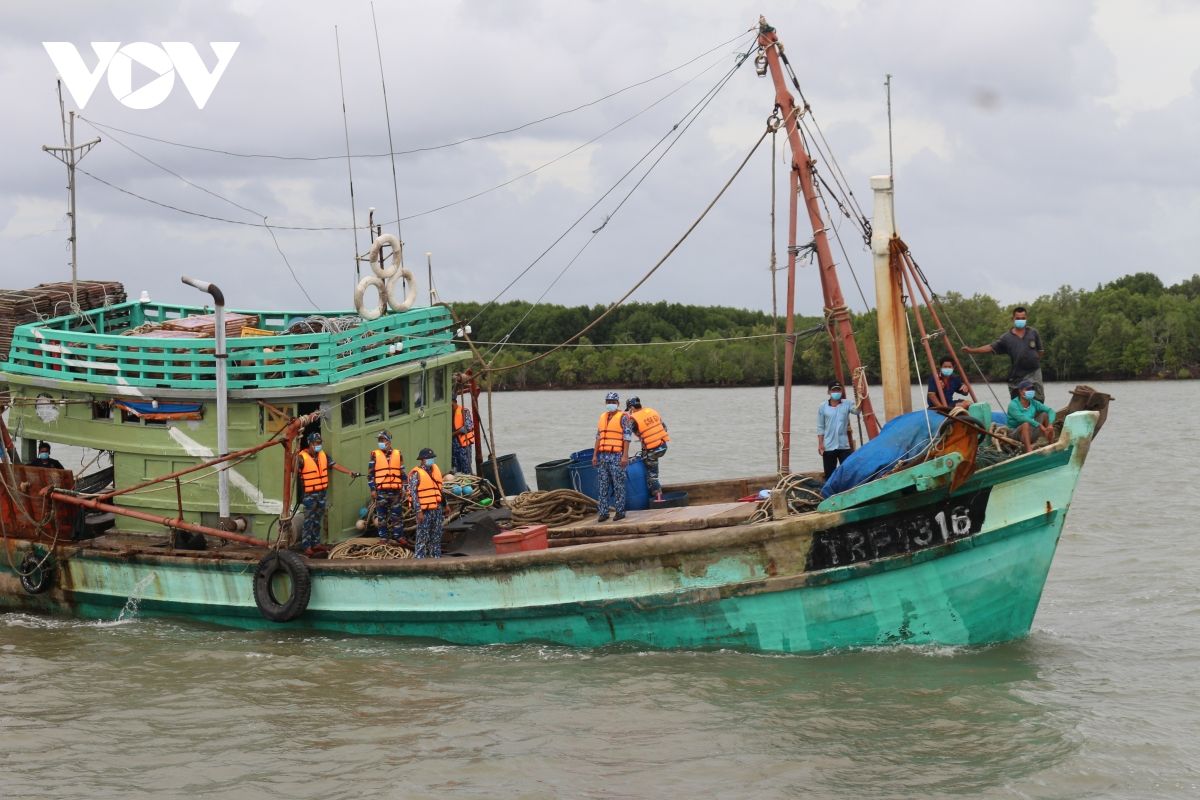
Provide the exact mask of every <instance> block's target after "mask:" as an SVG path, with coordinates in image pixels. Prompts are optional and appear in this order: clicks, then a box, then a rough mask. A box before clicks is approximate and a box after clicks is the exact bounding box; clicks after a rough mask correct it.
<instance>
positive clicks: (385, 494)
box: [367, 451, 404, 542]
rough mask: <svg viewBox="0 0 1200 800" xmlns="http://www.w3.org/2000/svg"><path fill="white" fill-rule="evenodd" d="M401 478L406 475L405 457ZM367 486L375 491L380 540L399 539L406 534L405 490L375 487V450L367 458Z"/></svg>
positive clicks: (402, 461) (376, 519) (376, 526)
mask: <svg viewBox="0 0 1200 800" xmlns="http://www.w3.org/2000/svg"><path fill="white" fill-rule="evenodd" d="M400 475H401V480H403V476H404V459H403V458H401V459H400ZM367 486H369V487H370V488H371V491H373V492H375V532H376V533H377V534H378V535H379V540H380V541H381V542H382V541H387V540H388V539H389V538H391V539H393V540H395V541H399V540H400V538H401V537H402V536H404V490H403V489H376V488H375V452H374V451H372V452H371V456H370V458H369V459H368V460H367Z"/></svg>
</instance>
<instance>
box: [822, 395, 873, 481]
mask: <svg viewBox="0 0 1200 800" xmlns="http://www.w3.org/2000/svg"><path fill="white" fill-rule="evenodd" d="M851 414H856V415H858V414H862V410H861V409H859V407H858V406H857V405H855V404H854V403H851V402H849V401H847V400H843V399H842V385H841V384H840V383H838V382H837V381H833V382H832V383H830V384H829V399H828V400H826V401H825V402H824V403H821V407H820V408H818V409H817V453H819V454H820V456H821V458H822V460H823V461H824V467H825V480H829V476H830V475H832V474H833V471H834V470H835V469H837V468H838V465H839V464H841V463H842V462H843V461H845V460H846V459H847V458H848V457H849V456H850V454H851V453H853V452H854V443H853V442H852V441H851V440H850V415H851Z"/></svg>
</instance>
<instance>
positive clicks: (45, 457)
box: [29, 442, 66, 469]
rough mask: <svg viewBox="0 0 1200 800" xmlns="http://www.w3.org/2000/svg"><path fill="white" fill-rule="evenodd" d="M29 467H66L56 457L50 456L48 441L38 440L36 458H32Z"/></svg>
mask: <svg viewBox="0 0 1200 800" xmlns="http://www.w3.org/2000/svg"><path fill="white" fill-rule="evenodd" d="M29 466H31V467H45V468H46V469H66V467H64V466H63V465H62V462H61V461H59V460H58V459H57V458H51V457H50V443H49V442H38V449H37V458H35V459H34V460H33V462H32V463H31V464H29Z"/></svg>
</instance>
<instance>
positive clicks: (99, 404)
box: [92, 400, 112, 419]
mask: <svg viewBox="0 0 1200 800" xmlns="http://www.w3.org/2000/svg"><path fill="white" fill-rule="evenodd" d="M92 419H112V403H110V402H109V401H107V400H93V401H92Z"/></svg>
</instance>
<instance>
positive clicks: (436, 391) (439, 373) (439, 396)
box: [431, 367, 446, 403]
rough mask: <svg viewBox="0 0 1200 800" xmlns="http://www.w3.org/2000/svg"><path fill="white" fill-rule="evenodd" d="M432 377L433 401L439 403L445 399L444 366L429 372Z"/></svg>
mask: <svg viewBox="0 0 1200 800" xmlns="http://www.w3.org/2000/svg"><path fill="white" fill-rule="evenodd" d="M431 377H432V379H433V402H435V403H441V402H443V401H444V400H445V399H446V368H445V367H442V368H441V369H435V370H434V371H433V372H432V373H431Z"/></svg>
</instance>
